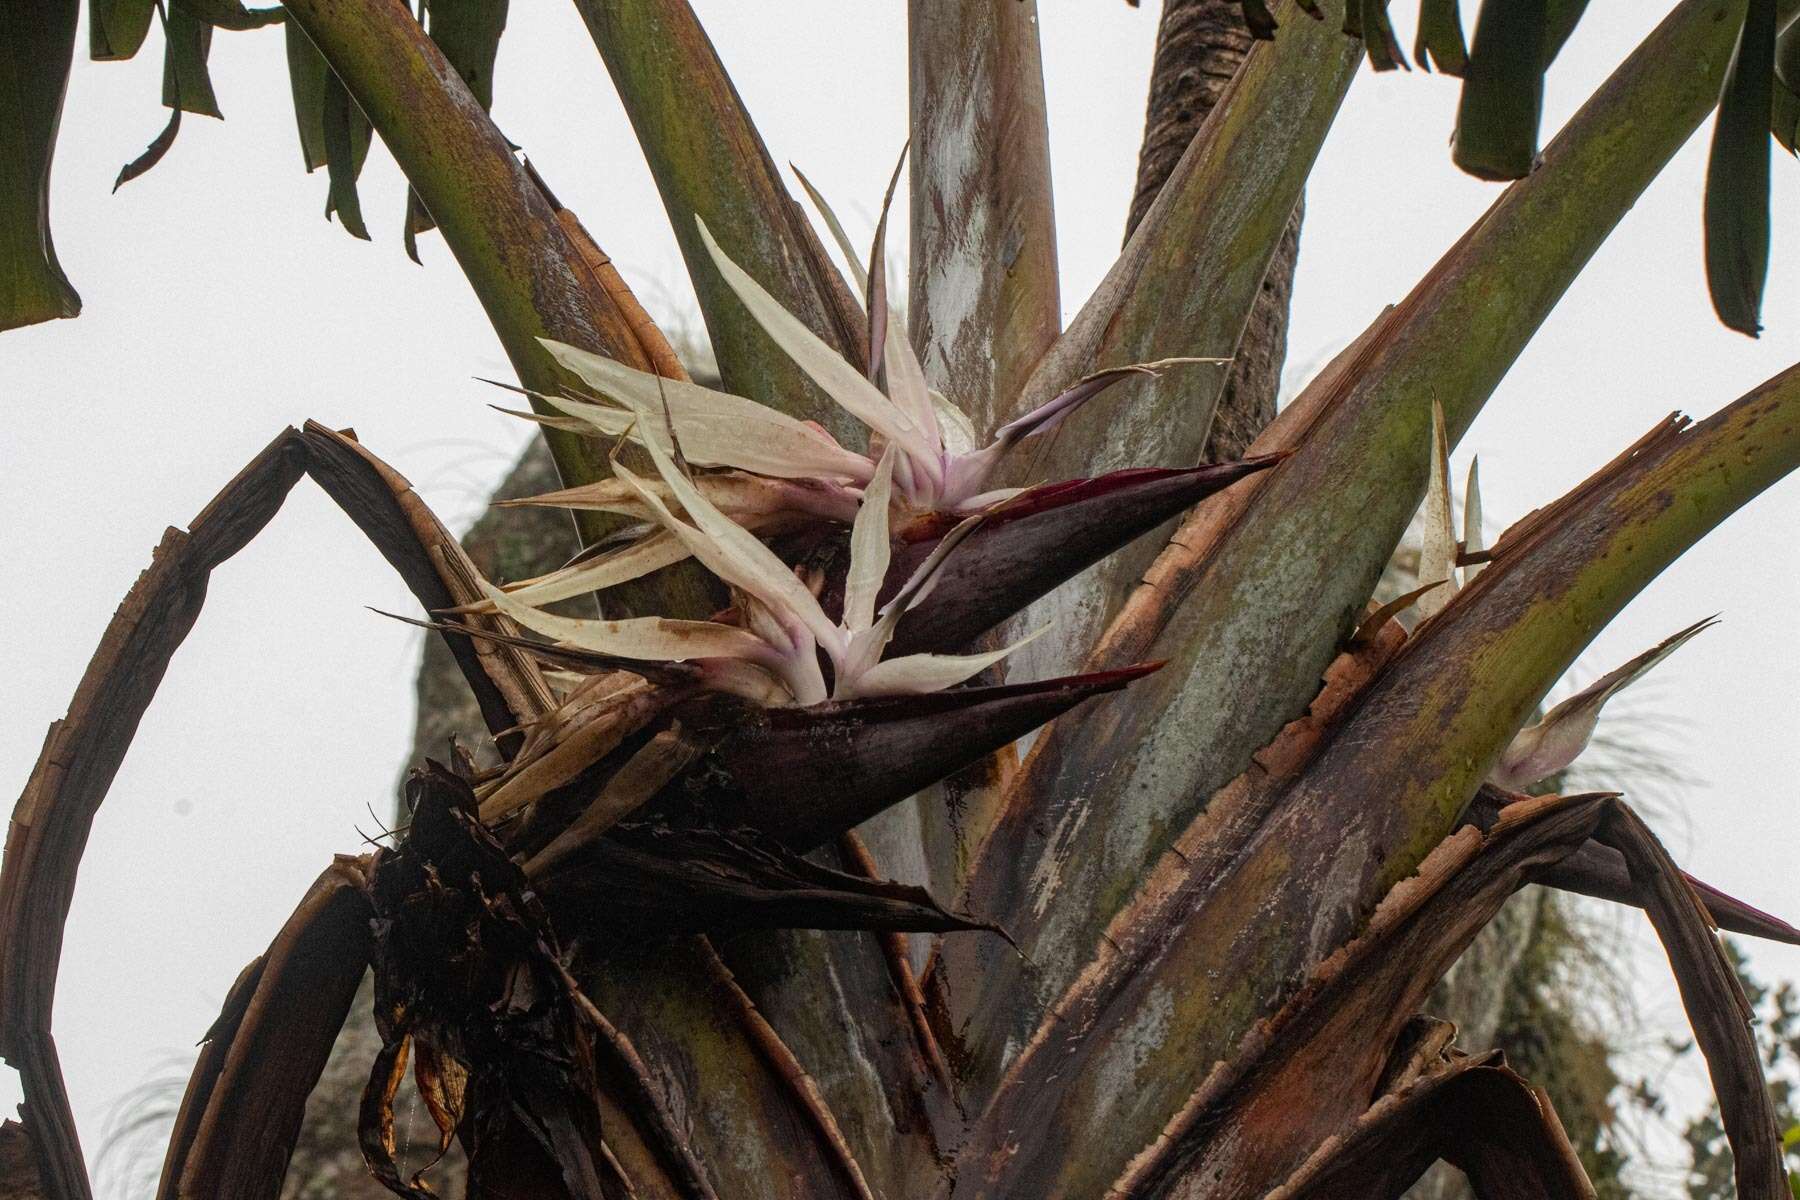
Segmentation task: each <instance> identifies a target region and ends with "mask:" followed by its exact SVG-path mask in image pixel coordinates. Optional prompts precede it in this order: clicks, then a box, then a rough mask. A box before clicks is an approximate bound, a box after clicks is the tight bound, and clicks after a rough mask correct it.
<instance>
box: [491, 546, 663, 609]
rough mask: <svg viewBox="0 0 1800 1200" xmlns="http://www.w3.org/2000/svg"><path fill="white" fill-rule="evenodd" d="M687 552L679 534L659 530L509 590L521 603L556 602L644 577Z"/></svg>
mask: <svg viewBox="0 0 1800 1200" xmlns="http://www.w3.org/2000/svg"><path fill="white" fill-rule="evenodd" d="M687 556H688V550H687V547H685V546H683V545H682V544H681V542H680V541H679V540H678V539H677V538H675V537H674V536H673V535H671V534H668V533H664V532H661V531H658V532H656V533H652V534H651V535H650V536H648V537H645V538H639V539H638V540H637V541H635V542H631V543H629V544H627V545H625V546H623V547H621V548H620V549H618V550H615V551H612V552H611V553H609V554H603V555H601V556H600V557H599V558H592V559H589V560H587V561H586V562H579V563H576V564H575V565H573V566H569V567H563V568H562V569H561V570H557V571H552V572H550V573H549V574H548V575H540V576H538V577H537V578H536V579H527V580H524V581H523V582H521V583H518V584H515V585H513V586H511V587H509V588H508V589H507V592H506V594H507V595H508V596H510V597H511V598H512V599H514V600H516V601H518V602H520V603H521V604H536V605H544V604H554V603H556V602H557V601H558V600H567V599H569V598H570V597H571V596H584V595H586V594H587V593H589V592H599V591H604V590H605V589H607V588H609V587H617V586H618V585H619V584H621V583H627V582H629V581H631V580H633V579H641V578H643V577H644V576H645V575H648V574H650V572H652V571H658V570H661V569H662V568H663V567H666V566H669V565H670V564H672V563H678V562H680V561H681V560H682V559H684V558H686V557H687Z"/></svg>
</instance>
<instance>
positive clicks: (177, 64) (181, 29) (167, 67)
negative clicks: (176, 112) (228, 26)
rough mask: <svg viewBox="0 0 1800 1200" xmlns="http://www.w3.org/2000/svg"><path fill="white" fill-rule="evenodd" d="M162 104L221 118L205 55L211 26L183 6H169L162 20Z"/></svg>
mask: <svg viewBox="0 0 1800 1200" xmlns="http://www.w3.org/2000/svg"><path fill="white" fill-rule="evenodd" d="M163 34H164V36H165V37H166V39H167V42H168V44H167V46H166V47H165V49H164V50H163V94H162V99H163V103H164V104H165V105H167V106H168V107H169V108H177V109H180V110H181V111H182V112H191V113H199V114H201V115H202V116H207V117H220V116H222V115H223V114H221V113H220V112H219V101H218V99H217V98H216V97H215V96H214V95H213V86H212V76H211V75H210V74H209V73H208V72H207V69H206V56H207V54H208V53H209V52H210V51H211V49H212V26H211V25H208V24H207V23H206V22H205V21H202V20H201V19H200V18H199V17H196V16H194V15H193V14H192V13H190V12H188V11H187V10H186V9H184V8H174V9H171V10H170V12H169V15H168V19H167V20H165V21H164V22H163Z"/></svg>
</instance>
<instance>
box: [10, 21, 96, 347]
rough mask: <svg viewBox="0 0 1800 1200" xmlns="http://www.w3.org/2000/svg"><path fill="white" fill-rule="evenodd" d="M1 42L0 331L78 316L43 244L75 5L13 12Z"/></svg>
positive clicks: (51, 251)
mask: <svg viewBox="0 0 1800 1200" xmlns="http://www.w3.org/2000/svg"><path fill="white" fill-rule="evenodd" d="M10 11H11V12H12V13H13V16H11V17H10V18H9V19H8V27H7V30H6V34H5V36H4V37H0V112H4V113H5V114H6V116H5V118H4V119H0V329H15V328H17V327H19V326H20V325H32V324H35V323H37V322H39V321H49V320H53V319H55V318H57V317H72V316H74V315H75V314H76V313H78V312H80V311H81V297H80V296H77V295H76V294H75V289H74V288H73V287H72V286H70V284H69V281H68V278H67V277H66V276H64V275H63V272H62V267H61V266H60V265H59V264H58V263H57V261H56V248H55V247H54V246H52V245H51V242H50V214H49V195H50V159H51V155H52V154H53V152H54V151H55V148H56V126H57V122H58V120H59V118H60V117H61V116H62V101H63V92H64V90H65V89H66V88H67V86H68V82H69V65H70V62H71V60H72V59H73V58H74V55H75V25H76V21H77V18H78V17H79V15H80V7H79V5H78V4H77V2H76V0H42V2H39V3H31V4H25V5H13V6H11V8H10Z"/></svg>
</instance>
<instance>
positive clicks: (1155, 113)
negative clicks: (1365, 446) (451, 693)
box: [1125, 0, 1304, 462]
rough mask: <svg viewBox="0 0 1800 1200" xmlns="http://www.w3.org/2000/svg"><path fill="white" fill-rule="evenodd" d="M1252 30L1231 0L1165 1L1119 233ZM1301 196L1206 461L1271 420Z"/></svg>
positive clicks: (1243, 344)
mask: <svg viewBox="0 0 1800 1200" xmlns="http://www.w3.org/2000/svg"><path fill="white" fill-rule="evenodd" d="M1250 45H1251V38H1250V31H1249V30H1248V29H1247V28H1245V26H1244V18H1243V9H1242V7H1241V6H1240V5H1239V4H1238V2H1237V0H1168V3H1166V4H1164V5H1163V12H1162V21H1161V23H1160V24H1159V25H1158V26H1157V30H1156V57H1155V60H1154V63H1153V65H1152V67H1151V73H1150V99H1149V104H1148V106H1147V111H1146V113H1145V117H1144V144H1143V148H1142V149H1141V150H1140V151H1139V152H1138V174H1137V187H1136V188H1135V190H1134V191H1133V193H1132V198H1131V215H1130V216H1129V217H1128V218H1127V219H1126V222H1125V236H1126V238H1127V239H1129V238H1130V237H1131V234H1132V231H1133V230H1135V229H1136V228H1137V227H1138V222H1140V221H1142V220H1143V219H1144V214H1145V213H1147V212H1149V211H1150V205H1151V202H1152V201H1154V200H1155V199H1156V194H1157V192H1159V191H1161V190H1162V185H1163V183H1164V182H1165V181H1166V180H1167V179H1168V178H1169V173H1170V172H1171V171H1173V170H1174V169H1175V164H1176V163H1177V162H1178V161H1180V159H1181V155H1182V152H1183V151H1185V150H1186V149H1187V146H1188V143H1189V142H1191V141H1192V140H1193V138H1194V134H1195V133H1196V132H1197V131H1198V130H1199V128H1200V126H1201V125H1202V124H1203V123H1204V122H1205V120H1206V117H1207V114H1209V113H1211V112H1212V110H1213V106H1214V105H1216V104H1218V102H1219V97H1220V96H1222V95H1223V94H1224V92H1225V88H1226V85H1228V84H1229V83H1230V82H1231V78H1232V76H1233V75H1235V74H1237V69H1238V67H1239V66H1240V65H1241V64H1242V63H1243V61H1244V55H1246V54H1248V53H1249V52H1250ZM1303 207H1304V204H1297V205H1295V206H1294V214H1293V216H1291V217H1289V218H1288V223H1287V229H1286V230H1285V231H1283V233H1282V235H1281V243H1280V245H1279V246H1277V247H1276V250H1275V256H1274V258H1273V259H1271V260H1270V262H1269V273H1268V275H1267V276H1266V277H1265V278H1264V279H1263V285H1262V293H1261V294H1260V295H1259V296H1258V297H1257V300H1256V304H1255V305H1254V306H1253V307H1252V308H1251V310H1250V318H1249V320H1248V321H1247V322H1246V324H1245V326H1244V335H1243V337H1242V339H1241V340H1240V341H1239V342H1238V348H1237V355H1236V361H1235V362H1234V363H1233V364H1232V368H1231V373H1230V375H1229V376H1228V377H1227V378H1226V381H1225V388H1224V391H1223V392H1222V393H1221V394H1220V396H1219V405H1218V409H1217V411H1216V412H1215V413H1214V414H1213V424H1212V430H1211V432H1210V433H1209V434H1208V436H1207V439H1206V451H1205V456H1204V457H1205V459H1206V461H1209V462H1222V461H1224V460H1226V459H1231V458H1237V457H1238V456H1239V455H1240V454H1242V452H1243V449H1244V447H1245V446H1248V445H1249V444H1250V440H1251V439H1252V438H1254V437H1255V436H1256V435H1257V434H1258V433H1260V432H1261V431H1262V428H1263V426H1265V425H1267V424H1268V423H1269V422H1270V421H1272V420H1274V419H1275V397H1276V395H1277V393H1279V392H1280V390H1281V368H1282V365H1283V363H1284V362H1285V361H1286V359H1287V323H1288V305H1289V302H1290V301H1291V299H1292V297H1293V292H1294V264H1295V261H1296V260H1297V259H1298V257H1299V254H1300V220H1301V216H1302V209H1303Z"/></svg>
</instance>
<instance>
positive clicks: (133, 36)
mask: <svg viewBox="0 0 1800 1200" xmlns="http://www.w3.org/2000/svg"><path fill="white" fill-rule="evenodd" d="M155 15H156V3H155V0H89V3H88V56H89V57H91V58H92V59H93V60H94V61H95V62H106V61H109V60H117V59H125V58H130V57H131V56H132V55H134V54H136V53H137V52H138V47H140V46H142V45H143V44H144V35H145V34H147V33H149V32H150V18H151V17H153V16H155Z"/></svg>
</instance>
